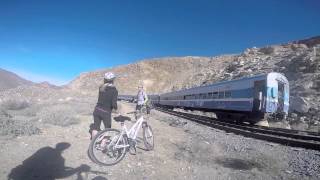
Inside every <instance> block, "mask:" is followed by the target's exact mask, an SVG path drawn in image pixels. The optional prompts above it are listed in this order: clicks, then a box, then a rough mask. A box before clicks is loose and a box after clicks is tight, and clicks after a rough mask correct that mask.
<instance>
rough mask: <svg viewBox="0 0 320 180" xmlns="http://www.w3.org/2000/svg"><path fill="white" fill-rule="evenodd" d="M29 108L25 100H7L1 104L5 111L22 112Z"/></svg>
mask: <svg viewBox="0 0 320 180" xmlns="http://www.w3.org/2000/svg"><path fill="white" fill-rule="evenodd" d="M29 106H30V103H29V102H27V101H25V100H18V99H8V100H6V101H4V102H2V103H1V107H2V108H3V109H7V110H22V109H25V108H27V107H29Z"/></svg>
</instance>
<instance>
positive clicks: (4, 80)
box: [0, 68, 32, 91]
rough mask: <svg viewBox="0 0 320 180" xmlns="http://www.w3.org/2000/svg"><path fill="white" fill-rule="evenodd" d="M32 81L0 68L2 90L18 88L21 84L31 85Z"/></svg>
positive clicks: (0, 86)
mask: <svg viewBox="0 0 320 180" xmlns="http://www.w3.org/2000/svg"><path fill="white" fill-rule="evenodd" d="M31 84H32V82H31V81H28V80H25V79H23V78H21V77H19V76H18V75H16V74H14V73H12V72H9V71H6V70H4V69H1V68H0V91H3V90H7V89H11V88H16V87H18V86H20V85H31Z"/></svg>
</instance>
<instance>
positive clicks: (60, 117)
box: [37, 104, 79, 127]
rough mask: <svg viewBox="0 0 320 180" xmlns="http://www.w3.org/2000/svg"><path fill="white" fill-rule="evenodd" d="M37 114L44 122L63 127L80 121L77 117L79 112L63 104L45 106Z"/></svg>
mask: <svg viewBox="0 0 320 180" xmlns="http://www.w3.org/2000/svg"><path fill="white" fill-rule="evenodd" d="M37 115H38V116H39V118H40V119H41V120H42V122H44V123H48V124H53V125H57V126H62V127H65V126H69V125H72V124H77V123H78V122H79V120H78V118H76V115H77V113H76V111H75V110H74V108H72V107H70V106H67V105H63V104H61V105H56V106H52V107H50V106H49V107H46V108H43V109H42V110H41V111H40V113H39V114H37Z"/></svg>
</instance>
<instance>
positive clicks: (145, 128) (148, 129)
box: [142, 123, 154, 151]
mask: <svg viewBox="0 0 320 180" xmlns="http://www.w3.org/2000/svg"><path fill="white" fill-rule="evenodd" d="M142 128H143V133H142V136H143V143H144V146H145V148H146V150H147V151H151V150H153V149H154V136H153V131H152V128H151V126H150V125H148V124H147V123H146V124H144V126H143V127H142ZM147 133H151V136H152V143H149V142H148V139H147ZM148 138H149V137H148Z"/></svg>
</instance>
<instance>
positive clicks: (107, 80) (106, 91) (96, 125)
mask: <svg viewBox="0 0 320 180" xmlns="http://www.w3.org/2000/svg"><path fill="white" fill-rule="evenodd" d="M114 80H115V75H114V74H113V73H112V72H107V73H106V74H105V75H104V84H103V85H101V86H100V87H99V97H98V102H97V105H96V107H95V109H94V112H93V121H94V122H93V124H91V125H90V130H89V132H90V131H91V139H92V138H93V137H94V136H95V135H97V133H98V131H100V130H101V129H100V125H101V121H102V122H103V125H104V127H105V128H111V112H112V110H117V109H118V106H117V99H118V90H117V89H116V87H115V86H114Z"/></svg>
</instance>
